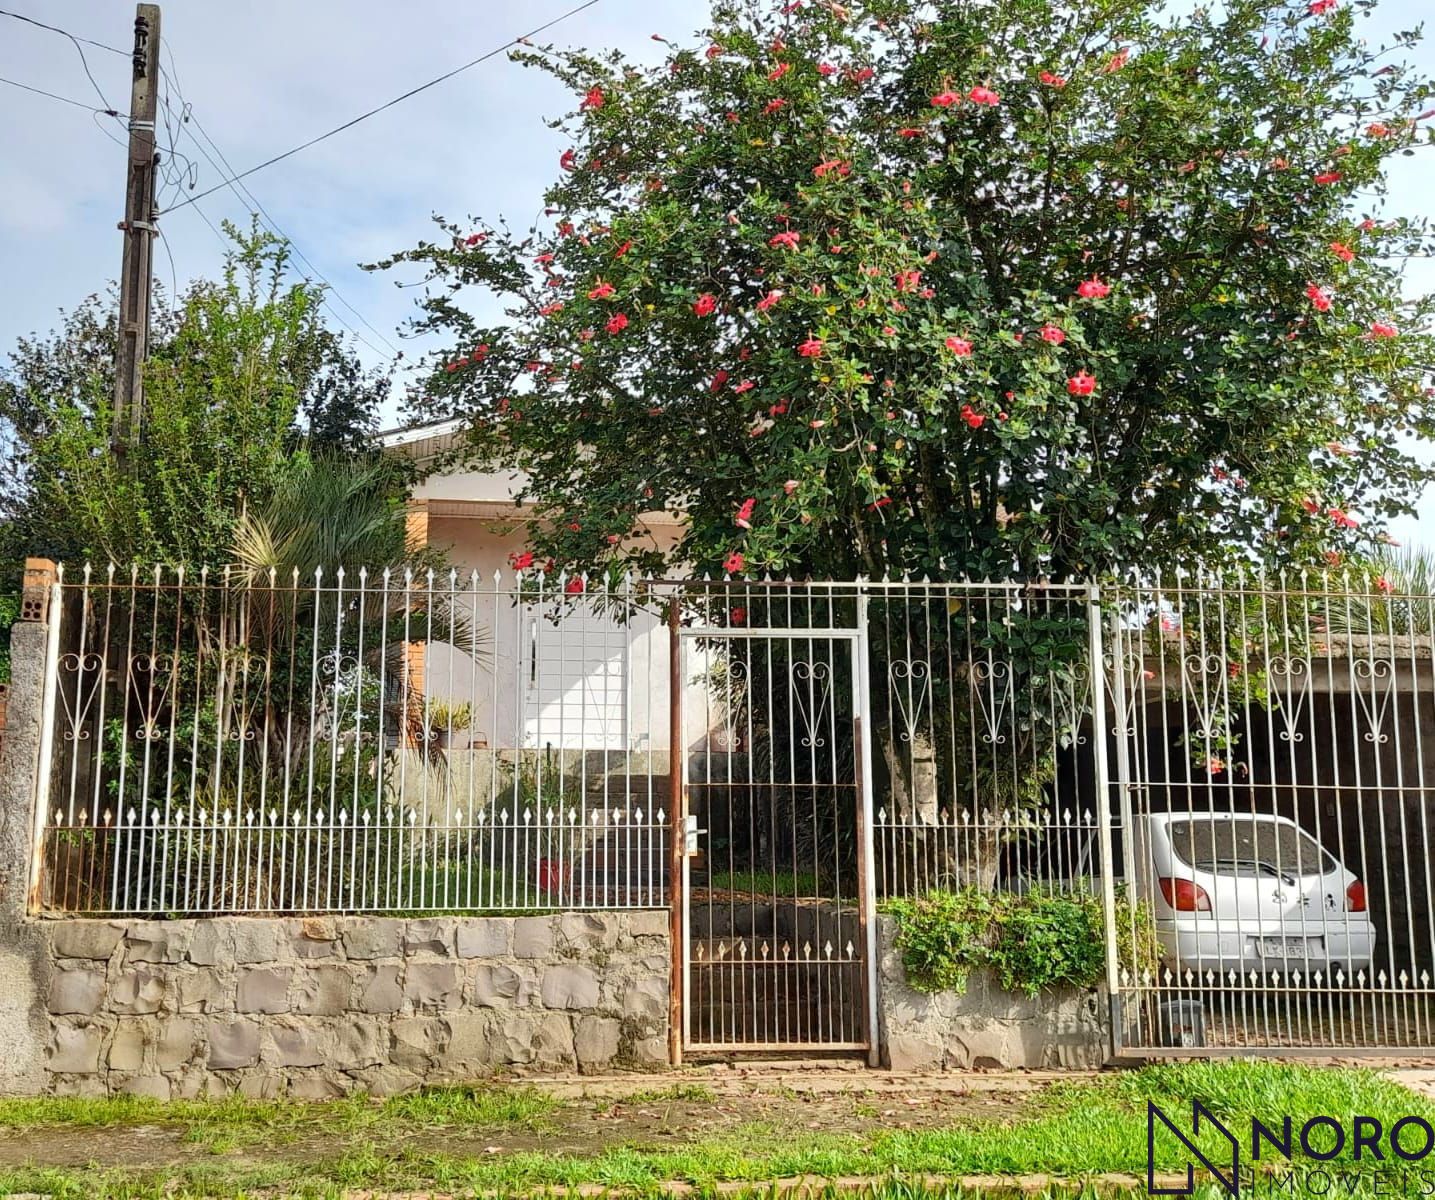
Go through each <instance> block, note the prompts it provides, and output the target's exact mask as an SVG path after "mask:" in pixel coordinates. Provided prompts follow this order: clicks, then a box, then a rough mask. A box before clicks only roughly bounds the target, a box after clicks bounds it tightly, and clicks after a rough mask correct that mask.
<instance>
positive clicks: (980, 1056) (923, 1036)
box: [878, 916, 1111, 1071]
mask: <svg viewBox="0 0 1435 1200" xmlns="http://www.w3.org/2000/svg"><path fill="white" fill-rule="evenodd" d="M878 921H879V926H878V945H879V954H880V961H879V977H878V1005H879V1007H880V1017H879V1028H880V1036H881V1039H882V1057H883V1061H884V1063H885V1064H886V1065H887V1066H890V1067H891V1068H892V1069H893V1070H894V1071H939V1070H942V1069H947V1070H970V1069H973V1068H982V1067H1002V1068H1028V1069H1032V1070H1040V1069H1052V1068H1061V1067H1065V1068H1078V1069H1079V1068H1090V1067H1099V1066H1100V1065H1101V1064H1102V1063H1103V1062H1105V1061H1106V1058H1107V1056H1108V1055H1109V1054H1110V1049H1111V1032H1110V1027H1109V1023H1108V1020H1107V1004H1106V996H1105V993H1104V991H1101V990H1098V989H1094V988H1059V989H1052V990H1050V991H1046V992H1043V993H1042V994H1041V995H1039V996H1037V997H1035V998H1031V997H1028V996H1025V995H1014V994H1013V993H1011V992H1006V991H1003V990H1002V989H1001V987H1000V986H999V985H998V983H997V981H996V979H995V977H993V976H992V975H991V974H990V973H989V972H986V971H979V972H974V973H973V974H972V977H971V978H970V979H969V980H968V981H967V990H966V991H965V992H963V993H960V994H958V993H957V992H937V993H927V992H919V991H917V990H916V989H915V988H913V987H912V986H911V985H910V984H909V983H908V982H907V972H906V970H905V969H904V968H903V966H902V952H901V951H900V950H898V949H897V948H896V945H895V940H896V933H897V924H896V922H895V921H894V920H893V919H892V918H891V917H888V916H883V917H879V918H878Z"/></svg>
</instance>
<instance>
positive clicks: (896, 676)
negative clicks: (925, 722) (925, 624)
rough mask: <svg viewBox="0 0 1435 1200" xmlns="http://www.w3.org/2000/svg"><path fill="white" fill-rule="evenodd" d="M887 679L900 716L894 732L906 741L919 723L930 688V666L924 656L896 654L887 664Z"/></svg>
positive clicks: (912, 737) (911, 737)
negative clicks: (901, 655)
mask: <svg viewBox="0 0 1435 1200" xmlns="http://www.w3.org/2000/svg"><path fill="white" fill-rule="evenodd" d="M887 679H888V682H889V685H890V688H891V692H892V695H893V697H894V698H895V699H896V701H897V710H898V713H899V715H900V716H901V718H902V730H901V732H900V733H899V734H898V736H899V737H900V738H901V739H902V741H904V742H910V741H912V740H913V739H914V738H915V737H916V736H917V730H918V728H919V727H920V726H921V723H922V710H923V708H925V707H926V704H927V698H928V696H929V695H930V694H931V690H932V670H931V667H930V665H929V664H928V663H927V661H926V659H921V658H899V659H896V660H894V661H893V662H891V663H889V664H888V665H887Z"/></svg>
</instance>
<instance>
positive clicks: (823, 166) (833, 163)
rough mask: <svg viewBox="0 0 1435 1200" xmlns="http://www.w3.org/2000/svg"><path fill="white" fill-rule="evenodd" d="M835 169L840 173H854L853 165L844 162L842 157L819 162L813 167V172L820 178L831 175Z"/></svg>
mask: <svg viewBox="0 0 1435 1200" xmlns="http://www.w3.org/2000/svg"><path fill="white" fill-rule="evenodd" d="M833 171H836V172H837V173H838V174H839V175H850V174H852V165H851V164H850V163H845V162H843V161H842V160H841V159H840V158H829V159H828V160H827V161H826V162H821V163H818V164H817V165H816V166H815V167H813V168H812V173H813V174H814V175H815V176H817V178H818V179H822V178H824V177H825V176H827V175H830V174H831V173H832V172H833Z"/></svg>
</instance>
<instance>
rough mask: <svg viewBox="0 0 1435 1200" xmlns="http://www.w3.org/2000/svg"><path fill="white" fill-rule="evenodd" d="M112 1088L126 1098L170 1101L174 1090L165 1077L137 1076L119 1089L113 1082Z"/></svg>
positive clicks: (122, 1084)
mask: <svg viewBox="0 0 1435 1200" xmlns="http://www.w3.org/2000/svg"><path fill="white" fill-rule="evenodd" d="M110 1087H111V1088H112V1089H114V1090H116V1091H120V1092H123V1093H124V1094H125V1095H126V1096H148V1097H149V1098H150V1099H151V1100H168V1099H170V1098H171V1096H172V1095H173V1088H171V1086H170V1082H169V1080H168V1079H166V1078H165V1077H164V1076H163V1075H137V1076H135V1077H134V1078H133V1079H126V1080H125V1081H124V1082H123V1083H121V1084H120V1085H119V1087H118V1088H115V1085H114V1083H113V1081H111V1084H110Z"/></svg>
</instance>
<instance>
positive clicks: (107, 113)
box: [0, 75, 124, 119]
mask: <svg viewBox="0 0 1435 1200" xmlns="http://www.w3.org/2000/svg"><path fill="white" fill-rule="evenodd" d="M0 83H8V84H9V85H10V86H11V87H17V88H20V89H22V90H23V91H27V92H34V93H35V95H37V96H46V97H48V98H49V99H51V100H58V101H60V102H61V103H62V104H73V105H74V106H75V107H76V108H83V109H85V110H86V111H88V112H92V113H97V114H99V115H100V116H102V117H119V118H121V119H124V113H121V112H116V111H115V110H114V109H113V108H96V107H95V106H94V105H93V104H87V103H86V102H85V101H83V100H75V99H72V98H71V97H69V96H61V95H59V94H58V93H57V92H47V91H46V90H45V89H44V88H37V87H31V86H30V85H29V84H28V83H21V82H20V81H19V80H18V79H6V78H5V77H4V76H3V75H0Z"/></svg>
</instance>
